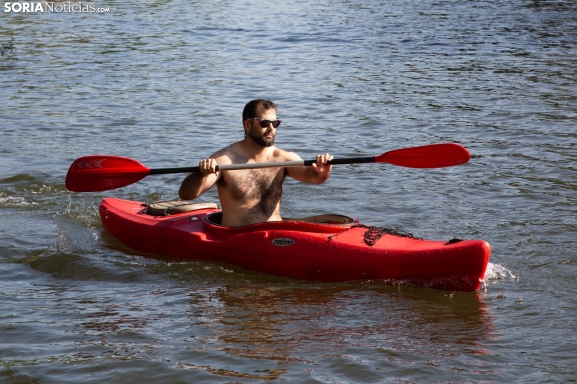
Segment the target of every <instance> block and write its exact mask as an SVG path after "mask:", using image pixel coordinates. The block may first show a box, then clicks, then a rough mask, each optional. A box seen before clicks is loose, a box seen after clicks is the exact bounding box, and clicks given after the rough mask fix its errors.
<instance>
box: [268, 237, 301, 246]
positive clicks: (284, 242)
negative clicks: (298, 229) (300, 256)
mask: <svg viewBox="0 0 577 384" xmlns="http://www.w3.org/2000/svg"><path fill="white" fill-rule="evenodd" d="M295 242H296V241H294V240H293V239H289V238H288V237H279V238H276V239H274V240H273V241H272V243H273V245H276V246H278V247H290V246H291V245H293V244H294V243H295Z"/></svg>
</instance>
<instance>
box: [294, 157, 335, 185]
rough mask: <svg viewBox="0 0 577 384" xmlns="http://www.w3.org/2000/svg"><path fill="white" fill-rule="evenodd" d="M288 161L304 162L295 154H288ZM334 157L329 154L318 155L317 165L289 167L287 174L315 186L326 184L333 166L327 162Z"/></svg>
mask: <svg viewBox="0 0 577 384" xmlns="http://www.w3.org/2000/svg"><path fill="white" fill-rule="evenodd" d="M287 156H288V158H287V160H288V161H295V160H302V159H301V158H300V156H299V155H297V154H296V153H293V152H288V153H287ZM332 159H333V157H332V156H331V155H329V154H328V153H325V154H321V155H317V157H316V159H315V163H313V165H312V166H310V167H305V166H302V167H288V168H286V170H287V174H288V175H289V176H290V177H292V178H293V179H295V180H299V181H306V182H308V183H313V184H322V183H324V182H325V181H326V180H327V179H328V178H329V175H330V174H331V169H332V167H333V166H332V165H327V162H328V161H330V160H332Z"/></svg>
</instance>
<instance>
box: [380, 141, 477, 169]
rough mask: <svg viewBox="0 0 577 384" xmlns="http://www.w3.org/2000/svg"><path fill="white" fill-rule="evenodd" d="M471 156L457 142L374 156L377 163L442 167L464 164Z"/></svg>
mask: <svg viewBox="0 0 577 384" xmlns="http://www.w3.org/2000/svg"><path fill="white" fill-rule="evenodd" d="M470 158H471V155H470V154H469V151H467V149H466V148H465V147H463V146H461V145H459V144H454V143H447V144H429V145H423V146H420V147H412V148H404V149H395V150H394V151H389V152H386V153H383V154H382V155H380V156H376V157H375V161H376V162H377V163H389V164H394V165H399V166H401V167H408V168H443V167H452V166H454V165H459V164H464V163H466V162H467V161H469V159H470Z"/></svg>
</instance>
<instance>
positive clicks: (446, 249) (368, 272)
mask: <svg viewBox="0 0 577 384" xmlns="http://www.w3.org/2000/svg"><path fill="white" fill-rule="evenodd" d="M100 216H101V219H102V223H103V226H104V228H105V229H106V231H108V232H109V233H110V234H112V235H113V236H115V237H116V238H117V239H119V240H120V241H121V242H123V243H124V244H126V245H127V246H129V247H131V248H133V249H135V250H137V251H140V252H144V253H149V254H157V255H165V256H171V257H176V258H182V259H190V260H214V261H220V262H226V263H230V264H234V265H237V266H240V267H242V268H245V269H249V270H253V271H260V272H265V273H270V274H275V275H281V276H288V277H292V278H297V279H304V280H321V281H333V282H339V281H348V280H381V281H385V282H388V283H392V284H406V285H411V286H419V287H432V288H439V289H445V290H459V291H474V290H477V289H479V287H480V286H481V283H482V280H483V278H484V276H485V269H486V268H487V263H488V262H489V255H490V252H491V248H490V246H489V243H487V242H486V241H484V240H460V239H453V240H450V241H432V240H422V239H416V238H413V237H412V236H411V235H410V234H403V233H398V232H395V231H392V230H386V229H384V228H375V227H368V226H365V225H362V224H360V223H358V221H356V220H354V219H351V218H349V217H346V216H340V215H320V216H313V217H310V218H304V219H286V220H285V221H280V222H266V223H258V224H253V225H249V226H243V227H234V228H231V227H224V226H222V225H220V224H219V222H220V218H221V212H220V210H219V209H218V208H217V206H216V204H213V203H204V204H190V203H188V202H182V201H181V202H178V203H174V202H164V203H163V202H161V203H155V204H148V205H147V204H146V203H141V202H135V201H128V200H120V199H115V198H107V199H104V201H103V202H102V204H101V205H100Z"/></svg>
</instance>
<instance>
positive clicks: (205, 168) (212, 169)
mask: <svg viewBox="0 0 577 384" xmlns="http://www.w3.org/2000/svg"><path fill="white" fill-rule="evenodd" d="M216 166H217V164H216V160H215V159H204V160H200V162H199V163H198V167H199V168H200V172H202V174H203V175H205V176H208V175H210V174H211V173H216V172H217V171H216Z"/></svg>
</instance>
